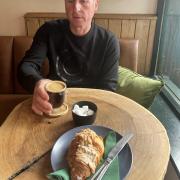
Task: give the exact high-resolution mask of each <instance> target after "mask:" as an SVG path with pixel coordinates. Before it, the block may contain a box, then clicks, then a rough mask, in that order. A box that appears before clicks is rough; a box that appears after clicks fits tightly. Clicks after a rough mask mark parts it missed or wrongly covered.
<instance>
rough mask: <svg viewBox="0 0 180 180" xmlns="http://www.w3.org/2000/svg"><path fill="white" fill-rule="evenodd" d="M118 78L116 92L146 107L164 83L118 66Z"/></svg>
mask: <svg viewBox="0 0 180 180" xmlns="http://www.w3.org/2000/svg"><path fill="white" fill-rule="evenodd" d="M118 74H119V78H118V85H117V90H116V92H117V93H119V94H121V95H124V96H126V97H129V98H130V99H132V100H134V101H136V102H137V103H139V104H141V105H142V106H144V107H146V108H148V107H150V105H151V104H152V102H153V100H154V98H155V96H156V95H157V94H158V93H159V92H160V90H161V88H162V86H163V85H164V83H163V82H162V81H160V80H155V79H151V78H148V77H145V76H142V75H140V74H138V73H136V72H133V71H131V70H129V69H127V68H124V67H119V72H118Z"/></svg>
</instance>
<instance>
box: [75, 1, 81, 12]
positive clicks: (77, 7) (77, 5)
mask: <svg viewBox="0 0 180 180" xmlns="http://www.w3.org/2000/svg"><path fill="white" fill-rule="evenodd" d="M80 10H81V3H80V2H78V1H74V11H76V12H78V11H80Z"/></svg>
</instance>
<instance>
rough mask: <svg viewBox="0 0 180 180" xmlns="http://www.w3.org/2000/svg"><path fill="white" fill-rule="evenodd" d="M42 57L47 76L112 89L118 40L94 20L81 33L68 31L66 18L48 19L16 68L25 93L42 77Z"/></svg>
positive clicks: (117, 58) (113, 86) (72, 82)
mask: <svg viewBox="0 0 180 180" xmlns="http://www.w3.org/2000/svg"><path fill="white" fill-rule="evenodd" d="M46 57H47V58H48V61H49V75H48V78H49V79H56V80H57V79H58V80H62V81H64V82H66V84H67V86H68V87H88V88H99V89H106V90H110V91H115V89H116V84H117V78H118V65H119V58H120V48H119V42H118V40H117V38H116V37H115V36H114V35H113V34H112V33H111V32H109V31H107V30H105V29H103V28H101V27H99V26H97V25H95V24H94V23H92V27H91V29H90V31H89V32H88V33H87V34H86V35H84V36H75V35H74V34H72V32H71V31H70V28H69V22H68V21H67V20H54V21H49V22H46V23H45V24H44V25H42V26H41V27H40V28H39V30H38V31H37V33H36V34H35V36H34V39H33V43H32V45H31V48H30V49H29V50H28V51H27V52H26V54H25V56H24V58H23V60H22V61H21V63H20V64H19V67H18V79H19V82H20V83H21V84H22V86H23V87H24V88H25V89H26V90H28V91H29V92H33V89H34V86H35V83H36V82H37V81H38V80H40V79H42V78H43V77H42V75H41V74H40V69H41V66H42V64H43V61H44V60H45V59H46Z"/></svg>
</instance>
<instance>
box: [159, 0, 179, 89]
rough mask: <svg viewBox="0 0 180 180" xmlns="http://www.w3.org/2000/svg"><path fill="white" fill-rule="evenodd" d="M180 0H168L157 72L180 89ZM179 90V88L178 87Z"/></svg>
mask: <svg viewBox="0 0 180 180" xmlns="http://www.w3.org/2000/svg"><path fill="white" fill-rule="evenodd" d="M179 7H180V1H179V0H167V3H166V9H165V15H164V17H163V18H164V19H163V25H162V32H161V33H162V34H161V41H160V47H159V55H158V68H157V73H158V74H159V75H162V76H163V77H164V78H165V79H168V80H170V81H172V82H173V83H174V84H175V85H176V87H177V88H178V90H180V89H179V88H180V11H179ZM176 90H177V89H176Z"/></svg>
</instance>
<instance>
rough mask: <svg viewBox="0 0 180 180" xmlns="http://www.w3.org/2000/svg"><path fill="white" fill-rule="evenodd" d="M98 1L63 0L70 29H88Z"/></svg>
mask: <svg viewBox="0 0 180 180" xmlns="http://www.w3.org/2000/svg"><path fill="white" fill-rule="evenodd" d="M98 2H99V0H65V9H66V14H67V18H68V19H69V21H70V26H71V27H72V28H88V27H90V26H91V21H92V18H93V16H94V13H95V12H96V10H97V8H98Z"/></svg>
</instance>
